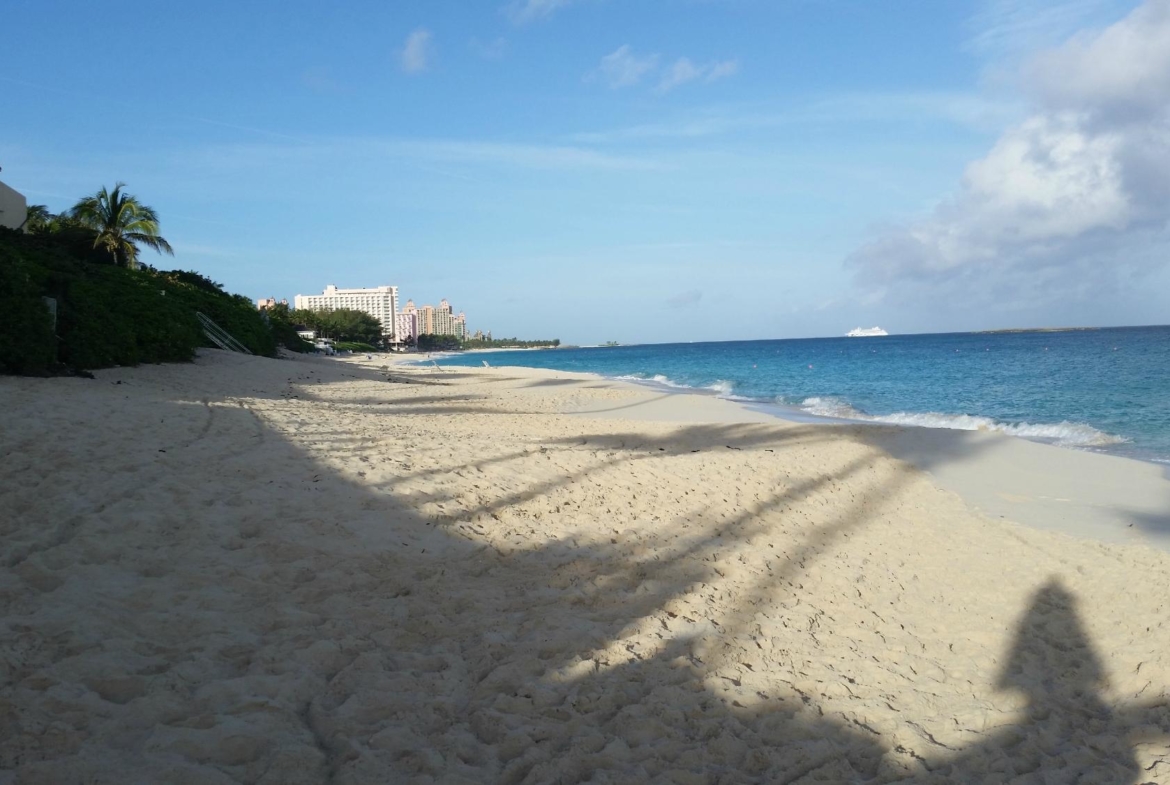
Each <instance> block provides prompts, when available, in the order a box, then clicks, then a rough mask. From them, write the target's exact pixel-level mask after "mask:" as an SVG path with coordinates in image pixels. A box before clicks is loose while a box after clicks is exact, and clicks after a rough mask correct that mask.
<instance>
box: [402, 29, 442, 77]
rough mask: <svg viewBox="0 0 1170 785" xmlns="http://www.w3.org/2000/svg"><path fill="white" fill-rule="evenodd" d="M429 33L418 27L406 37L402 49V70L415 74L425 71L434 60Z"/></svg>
mask: <svg viewBox="0 0 1170 785" xmlns="http://www.w3.org/2000/svg"><path fill="white" fill-rule="evenodd" d="M431 38H432V36H431V31H430V30H427V29H426V28H425V27H420V28H418V29H417V30H415V31H414V32H412V33H411V34H410V35H408V36H407V37H406V43H405V44H404V45H403V47H402V70H403V71H406V72H407V73H408V74H417V73H420V72H422V71H425V70H427V68H428V67H429V66H430V64H431V61H432V60H433V59H434V53H433V49H434V47H433V46H432V44H431Z"/></svg>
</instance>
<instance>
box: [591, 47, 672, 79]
mask: <svg viewBox="0 0 1170 785" xmlns="http://www.w3.org/2000/svg"><path fill="white" fill-rule="evenodd" d="M657 66H658V55H656V54H653V55H645V56H643V57H639V56H637V55H635V54H634V52H633V50H632V49H631V48H630V45H629V44H625V45H623V46H619V47H618V48H617V49H615V50H614V51H612V52H610V53H609V54H607V55H606V56H605V57H603V58H601V64H600V65H598V66H597V70H595V71H594V72H593V73H592V74H590V77H600V78H601V79H602V80H604V81H605V82H606V84H608V85H609V86H610V87H612V88H614V89H617V88H619V87H632V86H633V85H636V84H638V82H640V81H642V77H644V76H645V75H646V74H647V73H649V72H650V71H653V70H654V69H655V68H656V67H657Z"/></svg>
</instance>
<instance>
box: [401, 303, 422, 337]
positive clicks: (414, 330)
mask: <svg viewBox="0 0 1170 785" xmlns="http://www.w3.org/2000/svg"><path fill="white" fill-rule="evenodd" d="M406 307H407V308H410V309H411V310H409V311H403V312H402V313H400V314H398V316H397V320H398V333H397V335H398V340H400V341H402V342H404V343H410V342H412V341H417V340H418V334H419V333H418V312H417V311H415V310H413V309H414V303H412V302H411V301H410V300H407V301H406Z"/></svg>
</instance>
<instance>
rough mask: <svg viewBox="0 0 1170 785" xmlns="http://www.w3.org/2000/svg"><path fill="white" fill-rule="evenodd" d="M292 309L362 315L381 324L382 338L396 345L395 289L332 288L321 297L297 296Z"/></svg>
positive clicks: (396, 290)
mask: <svg viewBox="0 0 1170 785" xmlns="http://www.w3.org/2000/svg"><path fill="white" fill-rule="evenodd" d="M293 307H294V308H296V309H297V310H300V309H302V308H304V309H306V310H309V311H335V310H339V309H342V308H348V309H352V310H354V311H365V312H366V313H368V314H369V315H370V316H372V317H374V318H375V319H377V320H378V321H379V322H381V324H382V336H383V337H384V338H388V339H389V340H390V341H392V342H393V341H397V340H399V339H398V337H397V336H398V331H397V320H396V318H395V316H396V314H397V313H398V287H397V286H376V287H373V288H370V289H338V288H337V287H336V286H334V285H333V284H329V285H328V286H326V287H325V291H324V292H322V293H321V294H298V295H297V296H296V297H295V298H293Z"/></svg>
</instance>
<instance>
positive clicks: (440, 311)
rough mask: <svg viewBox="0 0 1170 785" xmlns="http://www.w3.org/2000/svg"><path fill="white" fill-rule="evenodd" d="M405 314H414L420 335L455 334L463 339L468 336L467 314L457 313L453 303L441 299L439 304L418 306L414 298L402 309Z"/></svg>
mask: <svg viewBox="0 0 1170 785" xmlns="http://www.w3.org/2000/svg"><path fill="white" fill-rule="evenodd" d="M402 313H403V314H404V315H407V314H413V315H414V317H415V323H416V325H417V330H418V333H417V334H416V335H415V337H418V336H419V335H454V336H455V337H456V338H458V339H460V340H463V339H465V338H466V337H467V316H466V315H465V314H463V313H462V312H460V313H459V314H458V315H456V314H455V313H454V312H453V311H452V309H451V304H450V303H449V302H447V301H446V300H440V301H439V305H438V306H437V307H436V306H434V305H423V306H416V305H415V304H414V300H407V301H406V305H405V306H404V307H403V309H402Z"/></svg>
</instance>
